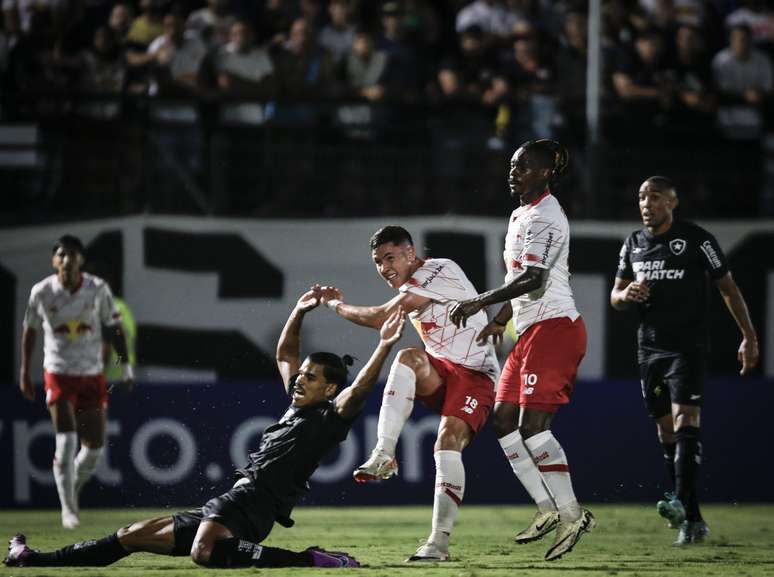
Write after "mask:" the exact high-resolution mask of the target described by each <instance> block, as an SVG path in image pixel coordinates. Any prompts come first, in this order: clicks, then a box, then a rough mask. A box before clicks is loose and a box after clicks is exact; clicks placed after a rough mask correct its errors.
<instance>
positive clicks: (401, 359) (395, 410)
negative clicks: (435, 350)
mask: <svg viewBox="0 0 774 577" xmlns="http://www.w3.org/2000/svg"><path fill="white" fill-rule="evenodd" d="M440 386H441V378H440V377H439V376H438V374H437V373H436V371H435V370H434V369H433V367H432V365H431V364H430V363H429V362H428V360H427V355H426V354H425V352H424V351H422V350H420V349H415V348H410V349H403V350H401V351H399V352H398V354H397V356H396V357H395V360H394V361H393V363H392V367H391V368H390V374H389V376H388V377H387V383H386V384H385V385H384V394H383V396H382V406H381V408H380V410H379V422H378V425H377V442H376V447H374V449H373V451H371V455H370V457H369V458H368V460H367V461H366V462H365V463H363V464H362V465H360V466H359V467H358V468H357V469H355V471H354V473H353V474H352V476H353V477H354V478H355V480H356V481H357V482H359V483H365V482H367V481H374V480H383V479H389V478H390V477H392V476H394V475H397V474H398V462H397V460H396V459H395V448H396V446H397V443H398V439H399V438H400V433H401V431H402V430H403V426H404V425H405V424H406V421H407V420H408V418H409V416H410V415H411V411H412V410H413V408H414V398H415V396H416V394H420V395H422V396H429V395H431V394H432V393H433V392H434V391H435V390H437V389H438V387H440Z"/></svg>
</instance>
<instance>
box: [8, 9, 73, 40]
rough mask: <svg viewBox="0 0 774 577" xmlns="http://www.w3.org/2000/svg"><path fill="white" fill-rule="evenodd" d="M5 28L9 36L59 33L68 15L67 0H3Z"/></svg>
mask: <svg viewBox="0 0 774 577" xmlns="http://www.w3.org/2000/svg"><path fill="white" fill-rule="evenodd" d="M2 10H3V28H4V29H5V30H6V32H7V33H8V35H9V36H11V37H18V36H20V35H28V34H30V32H32V30H33V28H34V29H35V30H36V31H37V33H44V34H47V35H57V34H58V33H59V32H61V31H62V28H63V26H64V24H65V20H66V16H67V2H66V0H3V2H2Z"/></svg>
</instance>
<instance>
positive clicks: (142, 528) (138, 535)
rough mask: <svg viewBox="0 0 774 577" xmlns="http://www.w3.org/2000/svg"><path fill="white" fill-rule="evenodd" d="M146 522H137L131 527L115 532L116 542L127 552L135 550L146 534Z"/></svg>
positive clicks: (124, 527)
mask: <svg viewBox="0 0 774 577" xmlns="http://www.w3.org/2000/svg"><path fill="white" fill-rule="evenodd" d="M148 525H149V522H148V521H138V522H136V523H132V524H131V525H125V526H123V527H121V528H120V529H119V530H118V531H116V536H117V537H118V542H119V543H121V546H122V547H123V548H124V549H126V550H127V551H129V552H132V551H134V550H136V549H137V546H138V543H139V542H140V541H141V540H142V538H143V536H144V535H145V534H146V533H147V532H148Z"/></svg>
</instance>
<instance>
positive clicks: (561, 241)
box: [503, 191, 578, 334]
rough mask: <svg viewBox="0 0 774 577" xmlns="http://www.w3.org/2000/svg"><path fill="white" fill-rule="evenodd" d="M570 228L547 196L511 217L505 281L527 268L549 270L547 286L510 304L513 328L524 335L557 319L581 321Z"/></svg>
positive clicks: (505, 255)
mask: <svg viewBox="0 0 774 577" xmlns="http://www.w3.org/2000/svg"><path fill="white" fill-rule="evenodd" d="M569 255H570V225H569V223H568V222H567V217H566V216H565V214H564V210H562V207H561V206H560V205H559V201H557V200H556V197H555V196H553V195H552V194H550V193H549V192H547V191H546V192H545V193H544V194H543V195H542V196H541V197H540V198H538V199H537V200H535V201H534V202H532V203H530V204H528V205H524V206H520V207H519V208H517V209H516V210H514V211H513V213H512V214H511V220H510V222H509V223H508V234H507V235H506V237H505V250H504V251H503V258H504V259H505V270H506V271H507V272H506V275H505V281H506V282H509V281H511V280H513V279H514V278H515V277H517V276H519V275H520V274H521V273H522V272H524V268H525V267H528V266H536V267H539V268H544V269H548V278H547V280H546V282H545V284H544V285H543V286H542V287H540V288H538V289H535V290H534V291H532V292H531V293H527V294H523V295H521V296H519V297H516V298H515V299H512V300H511V306H512V307H513V326H514V327H515V329H516V332H517V333H519V334H521V333H523V332H524V331H525V330H527V329H528V328H529V327H530V326H531V325H533V324H535V323H537V322H540V321H544V320H546V319H553V318H558V317H569V318H570V319H571V320H573V321H574V320H575V319H576V318H578V310H577V309H576V308H575V299H574V298H573V296H572V289H571V288H570V270H569V266H568V263H567V261H568V258H569Z"/></svg>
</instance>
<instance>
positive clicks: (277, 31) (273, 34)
mask: <svg viewBox="0 0 774 577" xmlns="http://www.w3.org/2000/svg"><path fill="white" fill-rule="evenodd" d="M289 4H290V1H289V0H266V2H265V4H264V5H263V8H262V10H261V11H260V13H259V15H258V21H257V24H256V27H255V29H256V32H257V40H258V43H259V44H266V43H270V44H272V45H275V46H281V45H282V44H283V43H285V42H286V41H287V39H288V31H289V30H290V27H291V25H292V24H293V14H292V10H291V8H290V5H289Z"/></svg>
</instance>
